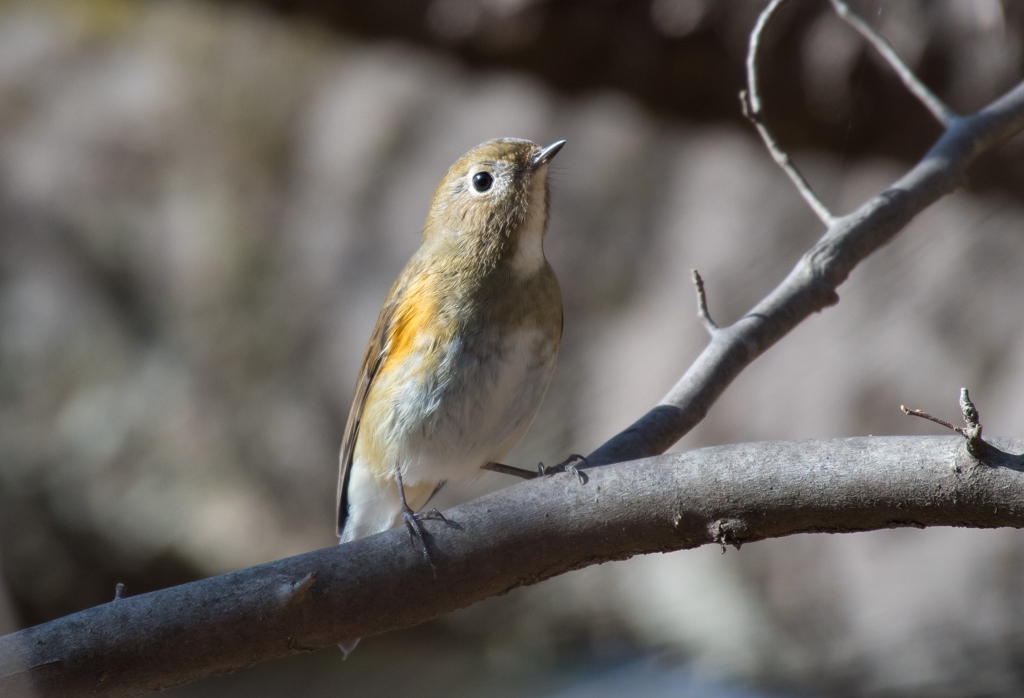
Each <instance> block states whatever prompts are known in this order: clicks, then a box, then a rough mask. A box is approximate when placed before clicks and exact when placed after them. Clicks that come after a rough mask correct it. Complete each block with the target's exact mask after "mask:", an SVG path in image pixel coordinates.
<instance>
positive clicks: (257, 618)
mask: <svg viewBox="0 0 1024 698" xmlns="http://www.w3.org/2000/svg"><path fill="white" fill-rule="evenodd" d="M989 444H990V448H989V452H988V455H987V456H986V457H985V458H984V459H983V460H981V461H979V460H977V459H975V458H974V457H973V456H971V455H970V454H969V453H968V452H967V450H966V448H965V442H964V440H963V439H962V438H960V437H876V438H871V437H868V438H853V439H838V440H829V441H801V442H770V443H755V444H739V445H731V446H717V447H713V448H705V449H700V450H696V451H690V452H687V453H676V454H671V455H666V456H661V457H658V458H650V459H646V460H640V461H633V462H629V463H620V464H616V465H611V466H608V467H605V468H597V469H594V470H591V471H590V474H591V478H590V482H589V483H588V484H587V485H586V486H580V484H579V483H578V482H577V481H576V479H575V478H573V477H571V476H568V475H565V474H562V475H558V476H554V477H549V478H540V479H536V480H531V481H528V482H524V483H522V484H519V485H516V486H515V487H511V488H508V489H506V490H502V491H500V492H496V493H494V494H491V495H489V496H486V497H482V498H480V499H477V500H474V501H472V502H469V503H468V504H464V505H462V506H460V507H457V508H455V509H452V510H451V511H450V512H449V515H450V517H451V519H452V520H453V521H454V522H456V523H455V525H454V526H452V527H446V526H445V525H444V524H443V523H441V522H430V524H429V527H428V528H429V532H430V534H431V539H430V541H429V544H430V546H431V550H432V553H433V555H434V559H435V562H436V564H437V579H434V577H433V575H432V574H431V570H430V566H429V565H428V564H427V563H426V562H424V560H423V557H422V555H421V554H420V553H419V551H418V550H416V549H415V548H414V547H413V546H410V545H409V541H408V539H407V536H406V533H405V531H404V530H401V529H392V530H391V531H388V532H386V533H382V534H380V535H376V536H372V537H370V538H364V539H362V540H359V541H356V542H354V543H351V544H347V545H343V546H337V547H332V548H327V549H324V550H318V551H315V552H311V553H306V554H304V555H299V556H297V557H293V558H288V559H285V560H279V561H277V562H271V563H268V564H265V565H260V566H258V567H253V568H251V569H247V570H242V571H239V572H234V573H231V574H225V575H221V576H219V577H212V578H210V579H206V580H202V581H199V582H194V583H192V584H185V585H182V586H178V587H173V588H170V589H165V590H163V591H158V592H153V593H150V594H142V595H140V596H133V597H128V598H124V599H120V600H118V601H116V602H111V603H107V604H104V605H102V606H97V607H95V608H91V609H89V610H86V611H82V612H81V613H77V614H75V615H72V616H67V617H65V618H61V619H59V620H55V621H52V622H50V623H45V624H43V625H39V626H36V627H33V628H28V629H26V630H22V631H20V632H17V633H14V634H11V635H7V636H6V637H3V638H0V694H2V695H5V696H7V695H16V693H15V689H16V687H17V686H18V685H19V683H21V684H22V685H24V682H25V681H26V677H31V681H32V683H33V684H34V685H35V687H36V689H37V690H38V691H39V693H40V694H41V695H44V696H48V695H59V696H84V695H94V694H97V693H99V694H103V695H109V696H133V695H138V694H140V693H144V692H147V691H151V690H156V689H160V688H166V687H169V686H172V685H175V684H180V683H184V682H187V681H191V680H195V679H198V678H201V677H203V676H208V675H210V674H215V673H223V672H227V671H231V670H233V669H237V668H239V667H244V666H248V665H250V664H252V663H254V662H257V661H261V660H266V659H270V658H274V657H281V656H284V655H288V654H292V653H295V652H299V651H303V650H312V649H316V648H319V647H323V646H327V645H331V644H334V643H336V642H338V641H341V640H345V639H349V638H354V637H360V636H362V637H365V636H369V635H375V634H379V633H383V632H387V631H390V630H396V629H399V628H404V627H408V626H412V625H415V624H418V623H422V622H424V621H426V620H429V619H431V618H435V617H437V616H439V615H442V614H444V613H448V612H450V611H453V610H455V609H457V608H461V607H464V606H467V605H469V604H472V603H474V602H477V601H480V600H482V599H485V598H488V597H490V596H496V595H499V594H504V593H507V592H508V591H510V590H512V589H514V588H516V587H519V586H523V585H528V584H535V583H537V582H540V581H542V580H545V579H548V578H550V577H553V576H555V575H558V574H562V573H563V572H567V571H569V570H572V569H577V568H581V567H586V566H588V565H592V564H596V563H601V562H605V561H609V560H621V559H625V558H628V557H631V556H633V555H637V554H641V553H652V552H665V551H670V550H678V549H681V548H693V547H696V546H700V545H705V544H707V543H719V544H722V545H725V544H730V545H736V546H737V547H738V546H739V545H741V544H744V543H751V542H754V541H758V540H762V539H765V538H774V537H778V536H786V535H791V534H794V533H806V532H829V533H841V532H850V531H866V530H872V529H881V528H892V527H899V526H916V527H925V526H972V527H996V526H1013V527H1018V528H1019V527H1024V455H1020V454H1022V453H1024V439H1017V440H1000V439H996V440H990V441H989Z"/></svg>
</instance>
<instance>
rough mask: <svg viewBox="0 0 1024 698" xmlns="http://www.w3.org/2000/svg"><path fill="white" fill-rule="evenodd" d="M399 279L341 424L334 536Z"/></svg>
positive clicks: (341, 517) (340, 527)
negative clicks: (345, 420) (343, 427)
mask: <svg viewBox="0 0 1024 698" xmlns="http://www.w3.org/2000/svg"><path fill="white" fill-rule="evenodd" d="M402 287H403V284H402V279H401V278H399V280H398V281H397V282H395V285H394V287H393V288H392V289H391V293H390V294H389V295H388V299H387V301H386V302H385V303H384V307H383V308H381V311H380V316H379V317H378V318H377V325H376V326H375V327H374V328H373V334H372V335H371V336H370V343H369V344H367V345H366V354H364V355H363V365H362V367H361V368H360V369H359V378H358V380H357V381H356V394H355V396H354V397H353V398H352V409H351V410H349V413H348V423H346V424H345V436H344V438H342V440H341V458H340V470H339V472H338V537H339V538H340V537H341V532H342V531H343V530H344V528H345V520H346V519H347V518H348V481H349V476H350V474H351V472H352V454H353V453H354V452H355V449H356V437H357V436H358V435H359V422H360V421H361V420H362V417H363V407H365V406H366V396H367V395H369V394H370V386H371V385H373V379H374V377H375V376H376V375H377V371H378V370H379V369H380V367H381V364H383V363H384V359H385V357H386V354H387V352H388V348H389V344H390V341H389V340H390V336H391V333H392V324H393V321H394V319H395V311H396V309H397V308H398V302H399V299H400V298H401V296H402V290H403V288H402Z"/></svg>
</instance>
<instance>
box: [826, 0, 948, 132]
mask: <svg viewBox="0 0 1024 698" xmlns="http://www.w3.org/2000/svg"><path fill="white" fill-rule="evenodd" d="M829 2H831V3H832V8H833V9H834V10H835V11H836V14H837V15H839V17H840V18H841V19H842V20H843V21H844V22H846V23H847V24H849V25H850V26H851V27H853V28H854V29H856V30H857V33H859V34H860V35H861V36H863V37H864V38H865V39H867V40H868V43H870V44H871V45H872V46H874V47H875V50H876V51H878V53H879V54H881V56H882V58H884V59H885V60H886V62H887V63H888V64H889V66H890V67H891V68H892V69H893V70H894V71H896V74H897V75H898V76H899V78H900V80H901V81H902V82H903V85H904V87H906V88H907V89H908V90H910V91H911V92H913V93H914V96H915V97H917V98H918V99H919V100H921V102H922V103H923V104H924V106H925V107H927V108H928V111H930V112H931V113H932V115H933V116H934V117H935V118H936V119H937V120H938V122H939V123H940V124H942V125H943V126H945V127H946V128H949V127H950V125H952V123H953V122H954V121H955V120H956V119H957V118H958V117H957V114H956V112H955V111H953V110H952V109H950V108H949V107H948V106H946V103H945V102H943V101H942V100H941V99H939V98H938V97H936V96H935V93H934V92H932V91H931V90H929V89H928V87H927V86H925V84H924V83H923V82H921V80H920V78H918V77H917V76H916V75H914V72H913V71H912V70H911V69H910V68H908V67H907V64H906V63H904V62H903V59H902V58H900V56H899V54H898V53H896V49H894V48H893V47H892V44H890V43H889V42H888V41H887V40H886V38H885V37H884V36H882V35H881V34H879V33H878V32H876V31H875V30H874V29H872V28H871V25H869V24H868V23H867V22H865V21H864V20H863V19H861V18H860V17H858V16H857V14H856V13H854V11H853V10H851V9H850V6H849V5H847V4H846V3H845V2H843V0H829Z"/></svg>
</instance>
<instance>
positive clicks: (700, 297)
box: [690, 269, 718, 337]
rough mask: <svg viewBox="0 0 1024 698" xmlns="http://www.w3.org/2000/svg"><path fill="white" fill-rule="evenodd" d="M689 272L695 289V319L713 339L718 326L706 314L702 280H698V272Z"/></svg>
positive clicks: (705, 299)
mask: <svg viewBox="0 0 1024 698" xmlns="http://www.w3.org/2000/svg"><path fill="white" fill-rule="evenodd" d="M690 271H691V272H693V285H694V286H696V287H697V317H699V318H700V321H701V322H702V323H704V329H706V330H707V331H708V334H709V335H711V336H712V337H714V336H715V332H717V331H718V325H716V324H715V321H714V320H712V319H711V315H710V314H709V313H708V298H707V296H706V295H705V294H704V279H702V278H700V272H698V271H697V270H696V269H691V270H690Z"/></svg>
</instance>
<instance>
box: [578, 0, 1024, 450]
mask: <svg viewBox="0 0 1024 698" xmlns="http://www.w3.org/2000/svg"><path fill="white" fill-rule="evenodd" d="M780 1H781V0H776V2H780ZM774 4H775V3H773V5H774ZM1022 129H1024V82H1022V83H1020V84H1018V85H1017V86H1016V87H1015V88H1013V89H1012V90H1010V91H1009V92H1007V93H1006V94H1005V95H1003V96H1002V97H1000V98H999V99H998V100H996V101H995V102H993V103H992V104H990V105H988V106H987V107H985V108H984V109H982V110H981V111H979V112H977V113H975V114H972V115H970V116H963V117H958V118H957V119H955V120H953V122H952V123H951V125H950V127H949V128H948V129H947V130H946V132H945V133H943V135H942V137H941V138H939V140H938V141H937V142H936V143H935V145H934V146H932V148H931V150H929V151H928V152H927V153H926V154H925V156H924V157H923V158H922V159H921V160H920V162H918V163H917V164H916V165H915V166H914V167H913V168H912V169H911V170H910V171H909V172H908V173H907V174H906V175H904V176H903V177H902V178H901V179H900V180H899V181H897V182H895V183H894V184H893V185H892V186H890V187H889V188H888V189H887V190H886V191H884V192H882V193H881V194H879V195H878V196H875V197H873V198H872V199H870V200H868V201H867V202H866V203H864V204H863V205H862V206H861V207H860V208H858V209H857V210H856V211H854V212H853V213H851V214H849V215H846V216H843V217H841V218H838V219H836V220H835V221H834V222H833V223H832V225H831V226H830V227H829V229H828V231H827V232H826V233H825V235H824V236H823V237H822V238H821V239H820V240H819V241H818V242H817V244H815V245H814V247H812V248H811V249H810V250H808V251H807V252H806V253H805V254H804V256H803V257H801V258H800V261H799V262H797V264H796V266H795V267H794V268H793V270H792V271H791V272H790V273H789V276H787V277H786V278H785V280H783V282H782V283H781V284H779V285H778V286H776V287H775V289H774V290H773V291H772V292H771V293H769V294H768V296H767V297H766V298H764V300H762V301H761V302H760V303H758V304H757V305H756V306H754V307H753V308H752V309H751V310H750V311H749V312H748V313H747V314H746V315H744V316H743V317H741V318H740V319H739V320H737V321H736V322H735V323H733V324H732V325H729V326H728V327H718V328H717V329H716V330H715V333H714V335H713V336H712V338H711V342H710V343H709V344H708V345H707V347H705V349H704V351H703V352H701V354H700V356H698V357H697V360H696V361H694V362H693V364H692V365H691V366H690V368H689V369H687V371H686V373H685V374H683V377H682V378H680V379H679V382H678V383H676V385H675V386H674V387H673V388H672V390H671V391H669V393H668V395H666V396H665V397H664V398H663V399H662V401H661V403H660V404H658V405H657V406H655V407H654V409H652V410H650V411H649V412H648V413H647V414H645V415H644V416H643V417H641V418H640V419H638V420H637V421H636V422H634V423H633V424H632V425H631V426H630V427H628V428H627V429H626V430H625V431H623V432H621V433H619V434H617V435H616V436H614V437H613V438H611V439H610V440H609V441H607V442H606V443H604V444H603V445H602V446H601V447H600V448H598V449H597V450H596V451H594V452H593V453H591V454H590V455H588V456H587V461H588V462H589V463H590V464H591V465H592V466H595V465H605V464H607V463H618V462H621V461H626V460H632V459H635V458H646V457H648V456H654V455H658V454H659V453H664V452H665V451H666V450H668V449H669V448H670V447H671V446H672V444H674V443H675V442H676V441H678V440H679V439H681V438H682V437H683V436H684V435H685V434H686V433H687V432H688V431H690V429H692V428H693V427H694V426H696V425H697V424H698V423H699V422H700V421H701V420H702V419H704V416H705V415H706V414H707V413H708V410H709V409H711V406H712V405H713V404H714V403H715V401H716V400H717V399H718V397H719V396H720V395H721V394H722V392H723V391H724V390H725V389H726V387H728V385H729V384H730V383H732V381H733V379H735V378H736V376H738V375H739V373H740V371H742V370H743V369H744V368H746V367H747V366H748V365H749V364H750V363H751V362H752V361H753V360H754V359H756V358H757V357H758V356H760V355H761V354H763V353H764V352H765V351H766V350H767V349H768V348H769V347H771V346H772V345H773V344H775V343H776V342H777V341H779V340H780V339H782V338H783V337H784V336H786V334H788V333H789V332H790V330H792V329H793V328H794V327H796V326H797V325H799V324H800V323H801V322H803V321H804V320H805V319H806V318H807V317H809V316H810V315H811V314H813V313H817V312H820V311H822V310H824V309H825V308H827V307H829V306H831V305H835V304H836V303H838V302H839V295H838V294H837V293H836V289H837V288H839V286H840V284H842V283H843V282H844V281H846V278H847V277H848V276H849V275H850V272H851V271H853V269H854V267H856V266H857V265H858V264H859V263H860V262H861V261H862V260H864V259H865V258H867V257H868V255H870V254H871V253H872V252H874V251H875V250H877V249H878V248H879V247H881V246H882V245H884V244H886V243H887V242H890V241H891V240H892V239H893V238H894V237H896V235H897V234H898V233H899V232H900V231H901V230H903V228H904V227H906V225H907V224H908V223H910V221H911V220H913V218H914V216H916V215H917V214H918V213H920V212H921V211H923V210H925V209H926V208H928V207H929V206H931V205H932V204H933V203H935V202H936V201H938V200H939V199H940V198H942V197H943V196H945V195H946V194H949V193H951V192H953V191H954V190H955V189H957V188H958V187H962V186H964V184H965V183H966V179H967V175H966V171H967V166H968V165H969V164H970V163H971V162H973V161H974V159H975V158H977V157H978V156H979V155H980V154H981V153H983V152H985V151H986V150H988V149H989V148H991V147H992V146H993V145H995V144H996V143H999V142H1001V141H1003V140H1006V139H1007V138H1009V137H1010V136H1012V135H1014V134H1016V133H1018V132H1020V131H1021V130H1022Z"/></svg>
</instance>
